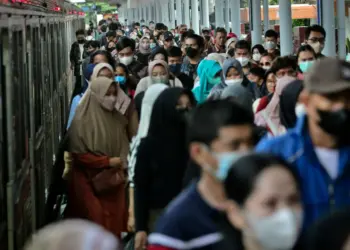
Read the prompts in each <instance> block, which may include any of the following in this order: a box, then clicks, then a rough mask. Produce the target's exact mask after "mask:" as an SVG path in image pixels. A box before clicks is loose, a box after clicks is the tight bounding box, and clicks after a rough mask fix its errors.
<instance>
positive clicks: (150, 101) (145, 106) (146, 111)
mask: <svg viewBox="0 0 350 250" xmlns="http://www.w3.org/2000/svg"><path fill="white" fill-rule="evenodd" d="M167 88H168V86H167V85H165V84H161V83H158V84H153V85H152V86H151V87H149V88H148V89H147V91H146V92H145V94H144V97H143V99H142V105H141V116H140V117H141V118H140V125H139V129H138V131H137V135H136V136H135V137H134V138H133V140H132V142H131V144H130V151H129V156H128V177H129V182H130V188H129V200H130V203H129V221H128V229H129V231H133V230H134V175H135V165H136V162H137V154H138V148H139V145H140V141H141V139H142V138H144V137H146V136H147V134H148V129H149V126H150V121H151V115H152V110H153V105H154V103H155V101H156V99H157V98H158V96H159V95H160V94H161V93H162V92H163V91H164V90H165V89H167Z"/></svg>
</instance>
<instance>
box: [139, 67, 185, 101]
mask: <svg viewBox="0 0 350 250" xmlns="http://www.w3.org/2000/svg"><path fill="white" fill-rule="evenodd" d="M155 83H163V84H166V85H168V86H169V87H182V83H181V81H180V80H179V79H178V78H176V77H175V78H173V77H172V76H171V75H170V73H169V67H168V64H167V63H166V62H165V61H163V60H154V61H152V62H150V63H149V66H148V76H146V77H144V78H142V79H141V80H140V82H139V84H138V85H137V87H136V91H135V95H137V94H138V93H140V92H142V91H146V90H147V89H148V88H149V87H150V86H151V85H152V84H155Z"/></svg>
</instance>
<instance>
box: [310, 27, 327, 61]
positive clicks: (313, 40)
mask: <svg viewBox="0 0 350 250" xmlns="http://www.w3.org/2000/svg"><path fill="white" fill-rule="evenodd" d="M325 40H326V31H325V30H324V28H323V27H322V26H320V25H317V24H315V25H312V26H309V27H307V28H306V30H305V43H306V44H309V45H310V46H311V47H312V48H313V49H314V50H315V52H316V57H317V58H322V57H325V56H324V55H323V54H322V50H323V48H324V43H325Z"/></svg>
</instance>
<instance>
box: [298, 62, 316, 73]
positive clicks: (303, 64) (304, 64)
mask: <svg viewBox="0 0 350 250" xmlns="http://www.w3.org/2000/svg"><path fill="white" fill-rule="evenodd" d="M314 62H315V61H305V62H301V63H299V68H300V70H301V72H303V73H305V72H307V71H308V70H309V69H310V68H311V67H312V65H313V64H314Z"/></svg>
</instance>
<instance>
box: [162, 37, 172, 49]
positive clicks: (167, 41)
mask: <svg viewBox="0 0 350 250" xmlns="http://www.w3.org/2000/svg"><path fill="white" fill-rule="evenodd" d="M172 46H174V40H173V39H168V40H164V48H170V47H172Z"/></svg>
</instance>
